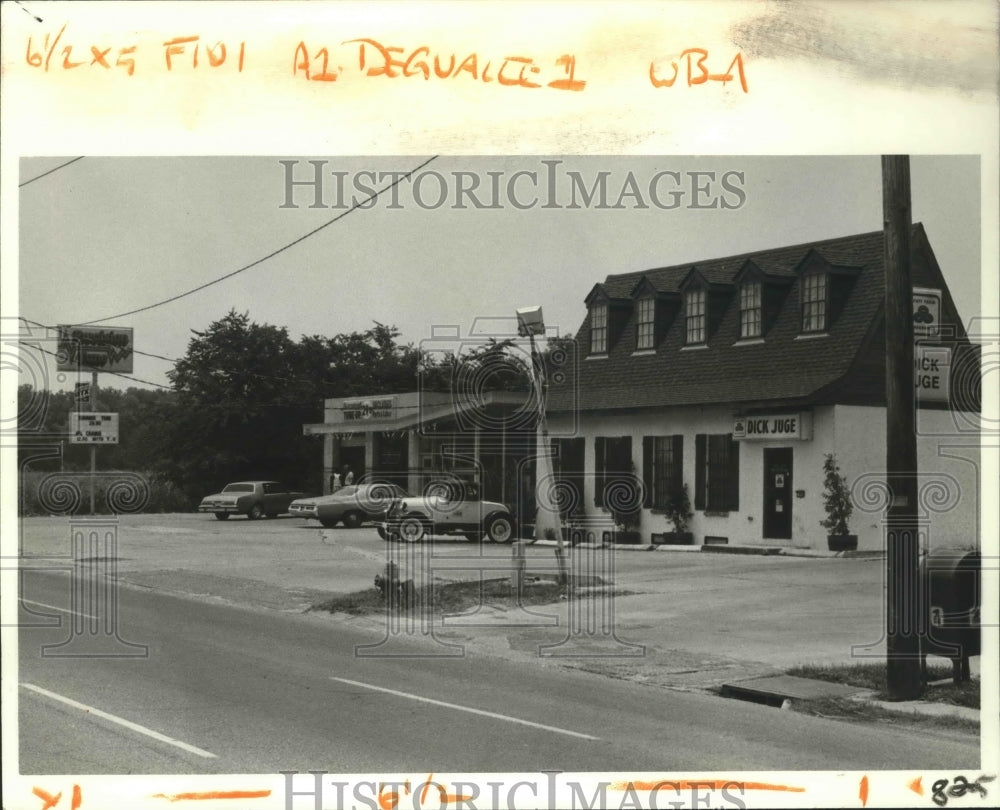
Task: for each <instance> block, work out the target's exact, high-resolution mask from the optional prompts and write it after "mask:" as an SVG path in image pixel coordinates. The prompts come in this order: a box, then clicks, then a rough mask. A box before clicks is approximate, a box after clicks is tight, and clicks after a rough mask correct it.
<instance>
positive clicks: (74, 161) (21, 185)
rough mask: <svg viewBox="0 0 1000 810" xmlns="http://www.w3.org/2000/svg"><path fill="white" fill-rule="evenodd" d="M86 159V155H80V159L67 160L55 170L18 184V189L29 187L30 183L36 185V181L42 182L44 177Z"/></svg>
mask: <svg viewBox="0 0 1000 810" xmlns="http://www.w3.org/2000/svg"><path fill="white" fill-rule="evenodd" d="M85 157H86V155H80V157H75V158H73V159H72V160H67V161H66V162H65V163H62V164H60V165H58V166H56V167H55V168H54V169H49V170H48V171H47V172H42V173H41V174H39V175H37V176H36V177H32V178H31V179H30V180H25V181H24V182H23V183H18V185H17V187H18V188H24V187H25V186H26V185H28V183H34V182H35V181H36V180H41V179H42V178H43V177H48V176H49V175H50V174H52V173H53V172H57V171H59V170H60V169H64V168H66V167H67V166H69V164H70V163H76V162H77V161H78V160H83V159H84V158H85Z"/></svg>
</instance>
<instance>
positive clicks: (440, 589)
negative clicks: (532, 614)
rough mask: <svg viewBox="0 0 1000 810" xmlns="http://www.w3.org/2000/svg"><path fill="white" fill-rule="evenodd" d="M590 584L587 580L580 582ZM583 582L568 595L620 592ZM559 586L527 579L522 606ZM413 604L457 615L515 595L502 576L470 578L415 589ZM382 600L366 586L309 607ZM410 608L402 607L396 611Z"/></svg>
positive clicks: (557, 594)
mask: <svg viewBox="0 0 1000 810" xmlns="http://www.w3.org/2000/svg"><path fill="white" fill-rule="evenodd" d="M584 584H585V585H586V586H590V585H591V584H592V583H591V582H586V583H584ZM582 588H583V585H578V584H575V583H574V582H573V578H572V577H570V582H569V589H570V593H571V596H572V598H574V599H583V598H598V597H601V596H622V595H625V592H624V591H610V590H604V589H597V590H594V591H588V590H583V589H582ZM564 598H565V597H564V593H563V589H562V588H561V587H560V586H559V585H558V584H557V583H555V582H552V581H550V580H545V579H535V580H532V579H530V578H529V579H527V580H526V582H525V588H524V594H523V596H522V597H521V602H520V604H522V605H527V606H530V605H548V604H552V603H554V602H559V601H561V600H562V599H564ZM413 603H415V604H416V605H422V604H430V606H431V610H432V611H433V613H434V615H435V616H438V615H442V616H443V615H452V614H461V613H466V612H468V611H471V610H473V609H475V608H477V607H480V606H481V605H487V606H490V605H492V606H496V607H501V608H514V607H517V604H518V600H517V595H516V594H515V593H514V589H513V588H512V587H511V584H510V580H509V579H507V578H506V577H504V578H502V579H488V580H483V581H479V580H473V581H470V582H446V583H436V584H435V585H433V586H432V587H428V588H420V589H418V591H417V593H416V595H415V596H414V599H413ZM385 608H386V605H385V600H384V599H383V598H382V594H381V593H379V591H377V590H376V589H375V588H369V589H367V590H364V591H357V592H356V593H349V594H343V595H340V596H335V597H333V598H332V599H328V600H326V601H325V602H320V603H319V604H316V605H313V607H312V609H313V610H320V611H327V612H329V613H348V614H350V615H352V616H362V615H367V614H372V613H384V612H385ZM408 609H410V608H408V607H407V606H402V607H401V608H400V610H402V611H406V610H408Z"/></svg>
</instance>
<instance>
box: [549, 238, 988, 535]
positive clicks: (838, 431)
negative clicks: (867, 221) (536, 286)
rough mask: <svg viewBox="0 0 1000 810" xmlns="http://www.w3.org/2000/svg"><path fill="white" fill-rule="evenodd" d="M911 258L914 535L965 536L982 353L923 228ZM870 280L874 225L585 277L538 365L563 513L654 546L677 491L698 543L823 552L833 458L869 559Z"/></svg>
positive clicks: (972, 517) (875, 377)
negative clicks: (557, 339)
mask: <svg viewBox="0 0 1000 810" xmlns="http://www.w3.org/2000/svg"><path fill="white" fill-rule="evenodd" d="M911 254H912V256H911V261H912V264H911V273H912V275H911V278H912V284H913V288H914V301H913V313H914V316H913V320H914V330H915V349H914V352H915V354H914V357H915V391H914V402H915V407H916V425H917V433H918V437H917V439H918V464H919V472H918V475H919V476H920V478H919V482H918V489H919V492H920V504H919V505H918V515H919V520H920V526H921V531H922V533H923V534H924V537H923V542H924V544H925V545H972V544H977V543H978V536H977V531H978V528H977V527H978V513H979V504H978V497H979V481H978V476H977V473H978V461H979V452H978V444H979V427H980V413H979V412H980V404H979V397H980V376H979V375H980V368H979V362H980V360H979V352H978V351H977V347H976V346H975V345H973V344H972V343H970V341H969V338H968V336H967V334H966V330H965V327H964V322H963V321H962V319H961V318H960V316H959V313H958V312H957V311H956V309H955V305H954V302H953V301H952V298H951V295H950V293H949V291H948V286H947V284H946V283H945V280H944V277H943V275H942V273H941V268H940V267H939V266H938V263H937V261H936V259H935V257H934V252H933V250H932V249H931V245H930V241H929V239H928V236H927V234H926V233H925V231H924V228H923V226H922V225H920V224H916V225H914V226H913V231H912V237H911ZM968 270H969V272H978V268H969V269H968ZM884 287H885V270H884V239H883V234H882V232H881V231H878V232H874V233H866V234H859V235H853V236H846V237H841V238H835V239H827V240H824V241H820V242H811V243H808V244H801V245H792V246H788V247H780V248H774V249H770V250H762V251H757V252H754V253H747V254H742V255H738V256H729V257H725V258H712V259H706V260H704V261H698V262H694V263H687V264H683V265H677V266H672V267H661V268H655V269H649V270H641V271H636V272H628V273H620V274H614V275H609V276H608V277H607V278H606V279H605V280H604V281H603V282H601V283H597V284H595V285H594V287H593V288H592V289H591V290H590V292H589V294H588V295H587V297H586V299H585V303H586V306H587V315H586V317H585V319H584V321H583V323H582V324H581V326H580V329H579V331H578V332H577V334H576V340H575V351H573V352H569V353H567V354H565V355H559V357H558V358H557V359H558V360H561V361H562V365H561V367H559V368H554V369H553V368H550V371H549V396H548V426H549V431H550V435H551V437H552V440H553V444H554V446H555V448H556V452H557V459H556V471H557V472H556V476H557V478H558V479H559V480H560V481H561V482H562V483H563V484H564V485H565V491H567V492H569V493H570V496H569V498H568V500H567V499H566V498H564V500H563V505H564V511H565V512H566V514H567V516H568V517H573V518H575V519H577V520H580V519H582V518H589V517H595V516H597V517H600V516H601V515H605V516H608V517H617V518H620V517H621V516H622V514H625V515H629V514H631V520H630V521H629V522H630V523H631V524H632V528H634V529H636V530H637V531H638V532H639V536H640V537H642V538H644V540H643V541H644V542H645V541H648V540H649V539H653V540H654V541H660V540H664V539H666V540H669V539H670V538H669V536H667V537H664V535H668V533H669V532H671V530H672V528H673V526H672V523H671V521H670V520H669V518H668V512H669V510H670V508H671V506H672V505H676V502H677V499H678V495H679V494H680V493H681V492H682V491H683V490H684V488H686V489H687V492H688V495H689V501H690V509H691V512H692V513H693V514H692V517H691V519H690V521H689V525H688V529H689V531H690V532H691V535H692V538H691V540H692V541H693V542H694V543H696V544H703V543H719V544H722V543H729V544H734V545H735V544H740V545H764V546H775V547H801V548H809V549H817V550H819V549H826V548H828V539H827V530H826V529H825V528H824V527H823V526H822V525H821V522H822V521H823V520H824V519H825V518H826V516H827V515H826V511H825V510H824V469H823V466H824V459H825V457H826V456H827V455H828V454H833V455H834V457H835V460H836V463H837V465H838V466H839V468H840V470H841V473H842V474H843V475H844V476H845V478H846V479H847V482H848V485H849V486H850V488H851V495H852V500H853V502H854V505H855V508H854V513H853V516H852V519H851V522H850V527H849V528H850V532H851V533H852V534H856V535H857V536H858V538H859V543H858V548H859V549H862V550H865V549H870V550H874V549H879V548H881V547H882V543H883V530H882V519H883V509H882V507H883V506H884V484H883V483H882V482H884V470H885V464H886V461H885V447H886V441H885V430H886V408H885V402H886V396H885V374H886V371H885V368H886V366H885V314H884V310H885V307H884V298H885V292H884ZM550 365H551V363H550ZM616 485H617V486H616ZM629 491H631V493H632V494H631V495H629ZM619 522H620V521H619Z"/></svg>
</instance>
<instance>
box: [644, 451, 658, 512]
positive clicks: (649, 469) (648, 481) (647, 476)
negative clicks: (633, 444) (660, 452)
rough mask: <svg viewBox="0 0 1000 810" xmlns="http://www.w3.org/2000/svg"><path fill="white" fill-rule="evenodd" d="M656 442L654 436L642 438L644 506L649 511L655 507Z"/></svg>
mask: <svg viewBox="0 0 1000 810" xmlns="http://www.w3.org/2000/svg"><path fill="white" fill-rule="evenodd" d="M655 448H656V440H655V439H654V438H653V437H652V436H643V437H642V483H643V486H644V487H645V490H646V491H645V494H644V497H643V501H642V505H643V506H644V507H645V508H646V509H649V508H650V507H651V506H652V505H653V486H654V484H655V481H654V476H653V462H654V459H653V456H654V454H655V453H656V450H655Z"/></svg>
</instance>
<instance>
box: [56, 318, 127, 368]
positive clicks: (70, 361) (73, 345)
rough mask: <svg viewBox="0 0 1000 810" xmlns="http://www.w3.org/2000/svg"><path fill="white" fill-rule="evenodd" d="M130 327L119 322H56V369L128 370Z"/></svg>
mask: <svg viewBox="0 0 1000 810" xmlns="http://www.w3.org/2000/svg"><path fill="white" fill-rule="evenodd" d="M132 347H133V344H132V329H131V327H123V326H60V327H59V347H58V351H57V353H56V354H57V356H56V371H114V372H117V373H119V374H131V373H132Z"/></svg>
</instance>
